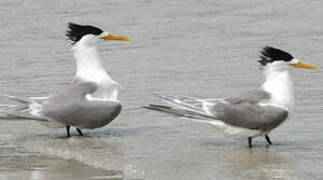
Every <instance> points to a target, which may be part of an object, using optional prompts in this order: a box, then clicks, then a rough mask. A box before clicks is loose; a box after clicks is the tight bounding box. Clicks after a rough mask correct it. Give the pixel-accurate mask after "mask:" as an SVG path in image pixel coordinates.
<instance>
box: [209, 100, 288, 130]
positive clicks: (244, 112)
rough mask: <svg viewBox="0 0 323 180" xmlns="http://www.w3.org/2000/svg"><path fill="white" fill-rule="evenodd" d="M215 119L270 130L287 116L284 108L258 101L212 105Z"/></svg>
mask: <svg viewBox="0 0 323 180" xmlns="http://www.w3.org/2000/svg"><path fill="white" fill-rule="evenodd" d="M212 111H213V112H214V115H215V117H216V119H219V120H221V121H223V122H224V123H226V124H229V125H232V126H237V127H244V128H249V129H255V130H262V131H270V130H272V129H274V128H276V127H277V126H278V125H280V124H281V123H282V122H283V121H284V120H286V119H287V117H288V114H289V113H288V111H287V110H286V109H283V108H280V107H276V106H271V105H260V104H258V103H249V102H244V103H239V104H233V105H231V104H225V103H218V104H215V105H214V106H213V107H212Z"/></svg>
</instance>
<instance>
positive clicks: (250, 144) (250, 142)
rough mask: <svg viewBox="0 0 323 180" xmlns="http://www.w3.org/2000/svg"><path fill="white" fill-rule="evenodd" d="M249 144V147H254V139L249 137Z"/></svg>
mask: <svg viewBox="0 0 323 180" xmlns="http://www.w3.org/2000/svg"><path fill="white" fill-rule="evenodd" d="M248 144H249V147H250V148H251V147H252V137H248Z"/></svg>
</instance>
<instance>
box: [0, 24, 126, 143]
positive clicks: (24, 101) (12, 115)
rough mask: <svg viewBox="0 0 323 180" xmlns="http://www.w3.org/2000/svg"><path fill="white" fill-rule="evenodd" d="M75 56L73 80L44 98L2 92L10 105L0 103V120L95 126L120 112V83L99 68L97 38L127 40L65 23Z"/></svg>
mask: <svg viewBox="0 0 323 180" xmlns="http://www.w3.org/2000/svg"><path fill="white" fill-rule="evenodd" d="M66 36H67V38H68V40H69V41H70V42H71V45H72V51H73V55H74V58H75V59H76V75H75V79H74V83H72V84H71V85H70V86H69V87H67V88H64V89H61V90H60V91H58V92H57V93H54V94H52V95H49V96H47V97H27V98H23V97H17V96H12V95H6V94H2V95H1V96H2V97H5V98H8V99H10V100H12V101H13V102H14V103H13V104H2V105H0V114H1V117H0V118H1V119H17V120H36V121H39V122H41V123H42V124H44V125H46V126H48V127H54V128H61V127H66V131H67V137H70V136H71V135H70V127H76V129H77V131H78V133H79V135H81V136H82V135H83V133H82V131H81V129H95V128H100V127H103V126H105V125H107V124H109V123H110V122H111V121H112V120H113V119H115V118H116V117H117V116H118V115H119V113H120V112H121V109H122V105H121V104H120V102H119V101H118V99H117V98H118V93H119V90H120V85H119V84H118V83H117V82H116V81H114V80H113V79H112V78H111V77H110V76H109V74H108V73H107V72H106V70H105V69H104V67H103V64H102V62H101V58H100V55H99V52H98V50H97V47H96V45H97V43H98V42H99V41H101V40H120V41H130V40H131V39H130V38H128V37H125V36H121V35H118V34H114V33H109V32H105V31H103V30H101V29H100V28H97V27H94V26H90V25H79V24H75V23H69V24H68V30H67V32H66Z"/></svg>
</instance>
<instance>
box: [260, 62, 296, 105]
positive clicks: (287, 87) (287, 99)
mask: <svg viewBox="0 0 323 180" xmlns="http://www.w3.org/2000/svg"><path fill="white" fill-rule="evenodd" d="M264 75H265V82H264V83H263V85H262V88H263V90H265V91H266V92H268V93H270V94H271V100H270V102H269V103H270V104H272V105H276V106H280V107H283V108H286V109H287V110H289V111H292V110H293V108H294V91H293V84H292V81H291V79H290V75H289V71H288V65H287V64H283V63H281V64H278V63H271V64H268V65H266V67H265V71H264Z"/></svg>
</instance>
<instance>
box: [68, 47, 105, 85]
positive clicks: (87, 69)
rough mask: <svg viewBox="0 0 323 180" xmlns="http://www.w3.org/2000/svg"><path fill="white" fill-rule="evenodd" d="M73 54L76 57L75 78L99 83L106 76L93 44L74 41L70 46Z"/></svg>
mask: <svg viewBox="0 0 323 180" xmlns="http://www.w3.org/2000/svg"><path fill="white" fill-rule="evenodd" d="M72 51H73V55H74V57H75V59H76V76H75V77H76V79H81V80H86V81H92V82H96V83H100V81H102V80H103V79H102V78H106V79H107V78H108V79H110V77H109V76H108V74H107V72H106V71H105V69H104V67H103V65H102V62H101V58H100V56H99V53H98V50H97V48H96V46H95V45H94V44H87V43H82V41H80V42H78V43H76V44H75V45H73V47H72Z"/></svg>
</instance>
